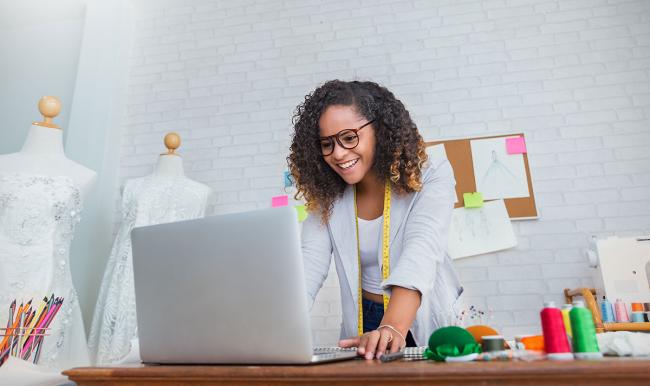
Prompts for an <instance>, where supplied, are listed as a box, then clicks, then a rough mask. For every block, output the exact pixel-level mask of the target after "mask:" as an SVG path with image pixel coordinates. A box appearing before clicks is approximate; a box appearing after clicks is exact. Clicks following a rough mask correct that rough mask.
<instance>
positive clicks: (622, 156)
mask: <svg viewBox="0 0 650 386" xmlns="http://www.w3.org/2000/svg"><path fill="white" fill-rule="evenodd" d="M162 4H165V5H164V6H162V5H161V6H157V7H156V8H147V7H142V8H140V9H139V10H138V11H137V14H138V17H137V21H136V29H135V31H136V32H135V33H136V35H135V46H134V50H133V53H132V55H131V62H130V63H131V64H130V68H131V72H130V86H129V96H128V101H127V102H126V103H127V107H128V109H127V111H128V114H127V116H126V117H125V119H124V128H125V130H124V132H125V134H124V136H123V140H122V149H121V154H122V158H121V160H122V162H121V166H120V176H121V178H122V179H126V178H130V177H134V176H140V175H143V174H146V173H148V172H150V171H151V168H152V164H153V163H154V162H155V159H156V156H157V154H159V153H160V150H161V141H162V137H163V135H164V134H165V132H167V131H169V130H176V131H178V132H179V133H180V134H181V136H182V138H183V141H184V142H183V145H182V147H181V148H180V153H181V154H183V156H184V160H185V165H186V170H187V173H188V175H189V176H190V177H192V178H194V179H196V180H199V181H202V182H204V183H207V184H209V185H210V186H212V187H213V188H214V189H215V191H216V192H217V195H218V201H217V204H216V211H217V212H226V211H239V210H246V209H251V208H259V207H266V206H269V202H270V197H271V196H273V195H276V194H282V193H283V192H284V189H283V188H282V186H283V185H282V172H283V170H285V169H286V162H285V157H286V156H287V153H288V145H289V137H290V133H291V131H290V128H291V116H292V112H293V109H294V108H295V106H296V105H297V104H298V103H299V102H300V101H301V100H302V99H303V97H304V95H305V94H306V93H308V92H309V91H311V90H312V89H314V88H315V87H316V86H317V85H319V84H320V83H322V82H324V81H326V80H329V79H333V78H342V79H371V80H374V81H377V82H380V83H383V84H384V85H386V86H388V87H389V88H390V89H392V90H393V91H394V92H395V93H396V94H397V96H398V97H399V98H401V99H402V101H403V102H404V103H405V104H406V106H407V107H408V108H409V109H410V111H411V113H412V114H413V116H414V118H415V121H416V123H417V124H418V126H419V128H420V130H421V132H422V134H423V135H424V137H425V138H427V139H433V138H440V137H442V138H445V137H447V138H450V137H459V136H470V135H471V136H476V135H486V134H490V133H503V132H519V131H523V132H525V133H526V138H527V140H528V148H529V157H530V161H531V165H532V174H533V180H534V187H535V192H536V196H537V199H538V203H539V211H540V216H541V218H540V219H539V220H537V221H526V222H518V223H515V230H516V232H517V234H518V239H519V246H518V247H517V248H516V249H513V250H508V251H503V252H499V253H494V254H488V255H483V256H479V257H473V258H468V259H465V260H461V261H458V262H457V263H456V266H457V268H458V270H459V272H460V274H461V277H462V279H463V282H464V284H465V286H466V288H467V295H468V296H467V302H468V303H469V304H474V305H476V306H477V307H480V308H484V309H488V308H489V309H491V310H492V318H491V319H490V320H489V321H488V323H490V324H492V325H494V326H495V327H496V328H497V329H499V330H501V331H502V332H503V333H504V334H506V335H508V336H510V335H512V334H515V333H528V332H536V331H538V330H539V322H538V317H537V312H538V311H539V309H540V308H541V304H542V301H544V300H547V299H550V300H556V301H558V302H561V301H562V297H561V293H562V289H563V288H565V287H576V286H582V285H590V284H591V283H592V282H591V279H590V271H589V269H588V267H587V263H586V261H585V259H584V258H583V251H584V249H585V248H586V247H588V245H589V244H588V242H589V239H590V236H591V235H598V236H604V235H610V234H622V235H626V234H638V233H648V232H649V231H650V210H648V209H647V208H648V205H647V201H648V199H649V198H650V2H648V1H646V0H636V1H623V0H620V1H619V0H483V1H481V0H466V1H461V0H457V1H454V0H446V1H442V0H438V1H428V0H389V1H375V0H372V1H365V0H344V1H338V0H337V1H327V2H322V1H302V0H284V1H271V0H268V1H255V0H248V1H236V2H231V1H178V2H177V5H174V4H175V3H174V2H164V3H162ZM312 320H313V323H314V330H315V331H316V335H315V336H316V342H317V343H318V344H332V343H335V342H336V339H337V337H338V328H339V324H340V303H339V293H338V284H337V281H336V277H335V275H333V274H331V275H330V277H329V278H328V279H327V281H326V283H325V287H324V288H323V290H321V293H320V295H319V298H318V301H317V304H316V305H315V307H314V309H313V311H312Z"/></svg>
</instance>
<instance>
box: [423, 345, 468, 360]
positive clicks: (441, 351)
mask: <svg viewBox="0 0 650 386" xmlns="http://www.w3.org/2000/svg"><path fill="white" fill-rule="evenodd" d="M480 352H481V346H480V345H479V344H476V343H468V344H466V345H465V346H463V350H462V351H461V350H459V349H458V346H456V345H454V344H449V343H447V344H441V345H440V346H438V347H436V348H435V350H431V349H430V348H427V349H426V350H424V357H425V358H427V359H433V360H434V361H436V362H444V361H445V358H447V357H459V356H464V355H469V354H478V353H480Z"/></svg>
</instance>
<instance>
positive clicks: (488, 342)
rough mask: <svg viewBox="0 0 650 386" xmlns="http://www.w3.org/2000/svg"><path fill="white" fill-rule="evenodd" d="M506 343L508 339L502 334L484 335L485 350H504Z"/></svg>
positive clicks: (483, 344)
mask: <svg viewBox="0 0 650 386" xmlns="http://www.w3.org/2000/svg"><path fill="white" fill-rule="evenodd" d="M505 343H506V341H505V339H503V336H501V335H485V336H483V337H482V346H483V352H489V351H503V350H504V348H505Z"/></svg>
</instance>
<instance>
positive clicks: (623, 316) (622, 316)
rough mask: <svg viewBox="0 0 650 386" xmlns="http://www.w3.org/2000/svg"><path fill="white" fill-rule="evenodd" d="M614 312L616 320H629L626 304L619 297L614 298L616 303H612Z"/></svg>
mask: <svg viewBox="0 0 650 386" xmlns="http://www.w3.org/2000/svg"><path fill="white" fill-rule="evenodd" d="M614 312H615V313H616V321H617V322H629V321H630V317H629V316H628V315H627V306H626V305H625V303H623V301H622V300H621V299H616V303H614Z"/></svg>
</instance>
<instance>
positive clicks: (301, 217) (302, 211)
mask: <svg viewBox="0 0 650 386" xmlns="http://www.w3.org/2000/svg"><path fill="white" fill-rule="evenodd" d="M294 208H296V211H297V212H298V222H303V221H305V220H306V219H307V208H305V206H304V205H296V206H294Z"/></svg>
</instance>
